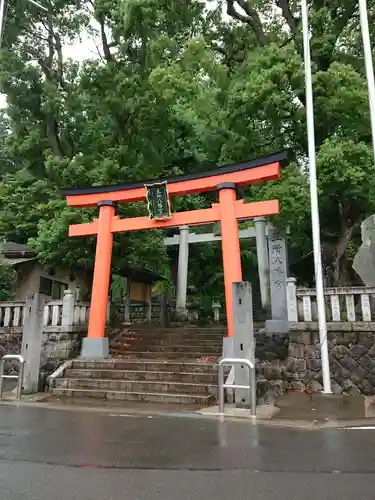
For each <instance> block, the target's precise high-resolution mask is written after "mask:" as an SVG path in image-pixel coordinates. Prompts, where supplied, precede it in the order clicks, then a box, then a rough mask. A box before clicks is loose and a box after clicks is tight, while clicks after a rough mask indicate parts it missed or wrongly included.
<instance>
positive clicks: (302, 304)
mask: <svg viewBox="0 0 375 500" xmlns="http://www.w3.org/2000/svg"><path fill="white" fill-rule="evenodd" d="M324 300H325V306H326V316H327V321H333V322H335V321H343V322H355V321H372V319H373V318H374V317H375V287H361V286H354V287H342V288H325V289H324ZM287 302H288V319H289V321H292V322H298V321H307V322H308V321H316V320H317V305H316V290H315V289H311V288H296V286H295V279H294V278H289V279H288V286H287Z"/></svg>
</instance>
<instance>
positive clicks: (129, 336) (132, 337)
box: [115, 332, 224, 344]
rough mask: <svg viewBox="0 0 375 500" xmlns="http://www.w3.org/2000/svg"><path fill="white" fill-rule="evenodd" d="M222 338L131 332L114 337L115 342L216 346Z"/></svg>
mask: <svg viewBox="0 0 375 500" xmlns="http://www.w3.org/2000/svg"><path fill="white" fill-rule="evenodd" d="M223 338H224V335H207V334H202V335H195V334H184V333H179V334H174V335H169V334H149V333H144V334H133V333H131V332H127V333H124V334H123V335H121V336H118V337H116V340H115V341H126V342H131V341H133V342H134V341H136V340H142V341H144V342H159V341H164V342H176V341H178V342H183V343H185V342H187V343H189V342H193V343H194V342H198V343H199V342H214V343H216V344H222V343H223Z"/></svg>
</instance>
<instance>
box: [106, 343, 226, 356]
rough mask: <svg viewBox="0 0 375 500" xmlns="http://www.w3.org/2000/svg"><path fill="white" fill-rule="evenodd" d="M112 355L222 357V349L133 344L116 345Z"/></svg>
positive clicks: (199, 346)
mask: <svg viewBox="0 0 375 500" xmlns="http://www.w3.org/2000/svg"><path fill="white" fill-rule="evenodd" d="M110 350H111V352H112V353H125V354H126V353H128V352H129V353H132V352H140V351H143V352H160V353H191V354H195V353H201V352H204V353H209V354H215V355H217V356H221V354H222V347H221V346H219V347H217V346H212V345H195V344H193V345H168V344H149V343H144V344H143V343H142V344H139V343H136V342H134V343H131V344H128V345H126V346H122V345H119V344H117V345H115V346H112V347H111V349H110Z"/></svg>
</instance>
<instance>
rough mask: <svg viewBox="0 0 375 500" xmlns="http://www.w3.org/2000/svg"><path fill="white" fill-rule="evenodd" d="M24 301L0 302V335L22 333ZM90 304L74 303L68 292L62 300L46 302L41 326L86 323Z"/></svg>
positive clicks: (71, 325)
mask: <svg viewBox="0 0 375 500" xmlns="http://www.w3.org/2000/svg"><path fill="white" fill-rule="evenodd" d="M25 307H26V304H25V302H24V301H19V302H0V333H3V332H6V331H8V330H9V329H11V330H12V331H14V332H20V333H21V332H22V327H23V325H24V322H25ZM89 312H90V304H89V303H86V302H76V301H75V300H74V296H73V294H72V293H71V292H70V291H68V292H67V293H66V294H65V296H64V299H62V300H50V301H48V302H46V304H45V306H44V311H43V326H44V327H45V328H46V329H48V328H49V327H62V328H66V327H79V326H85V325H87V323H88V317H89Z"/></svg>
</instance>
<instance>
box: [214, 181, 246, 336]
mask: <svg viewBox="0 0 375 500" xmlns="http://www.w3.org/2000/svg"><path fill="white" fill-rule="evenodd" d="M217 189H218V191H219V204H220V227H221V238H222V240H221V241H222V252H223V268H224V286H225V304H226V310H227V325H228V336H229V337H231V336H232V335H233V327H234V324H233V306H232V304H233V283H237V282H239V281H242V269H241V255H240V239H239V234H238V221H237V216H236V197H237V196H236V185H235V184H234V183H233V182H224V183H223V184H219V185H218V186H217Z"/></svg>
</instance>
